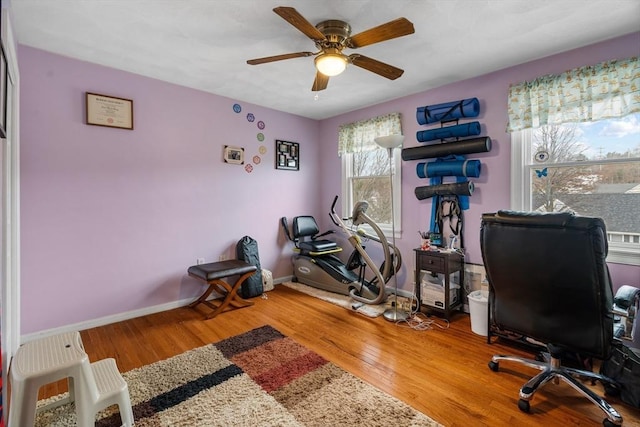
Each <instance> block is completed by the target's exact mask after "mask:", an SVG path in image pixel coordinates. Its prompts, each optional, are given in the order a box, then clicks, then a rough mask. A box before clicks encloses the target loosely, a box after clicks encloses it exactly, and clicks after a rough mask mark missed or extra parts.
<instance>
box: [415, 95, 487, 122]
mask: <svg viewBox="0 0 640 427" xmlns="http://www.w3.org/2000/svg"><path fill="white" fill-rule="evenodd" d="M479 114H480V102H479V101H478V98H469V99H461V100H460V101H453V102H445V103H443V104H435V105H427V106H424V107H418V110H417V112H416V119H417V120H418V123H419V124H421V125H426V124H429V123H436V122H441V121H446V120H455V119H462V118H466V117H478V115H479Z"/></svg>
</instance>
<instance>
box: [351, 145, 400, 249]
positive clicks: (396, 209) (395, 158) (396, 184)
mask: <svg viewBox="0 0 640 427" xmlns="http://www.w3.org/2000/svg"><path fill="white" fill-rule="evenodd" d="M377 150H384V151H387V150H386V149H384V148H377ZM385 155H386V156H388V154H386V153H385ZM387 160H388V157H387ZM340 162H341V164H342V173H341V176H342V183H341V184H342V186H341V187H342V217H343V218H350V217H351V216H352V213H353V212H352V211H353V205H354V203H355V202H357V200H356V201H354V200H353V191H352V190H353V186H352V181H353V178H354V176H353V167H352V165H353V153H343V154H342V155H341V156H340ZM391 173H392V176H393V185H392V188H393V221H394V227H393V228H394V229H395V237H396V238H400V237H402V157H401V150H400V149H399V148H398V149H393V150H392V157H391ZM378 226H379V227H380V229H381V230H382V232H383V233H384V235H385V236H386V237H392V226H391V224H378ZM359 227H361V228H363V229H365V231H367V233H369V234H371V233H373V229H372V228H371V227H370V226H369V225H367V224H362V225H360V226H359Z"/></svg>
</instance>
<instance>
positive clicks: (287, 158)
mask: <svg viewBox="0 0 640 427" xmlns="http://www.w3.org/2000/svg"><path fill="white" fill-rule="evenodd" d="M276 169H284V170H290V171H297V170H300V144H298V143H297V142H289V141H280V140H278V139H276Z"/></svg>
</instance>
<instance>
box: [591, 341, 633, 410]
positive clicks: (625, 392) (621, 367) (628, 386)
mask: <svg viewBox="0 0 640 427" xmlns="http://www.w3.org/2000/svg"><path fill="white" fill-rule="evenodd" d="M600 374H602V375H604V376H606V377H609V378H611V379H612V380H615V381H616V382H617V383H618V384H617V386H614V385H610V384H607V383H604V390H605V393H606V394H608V395H611V396H618V395H619V396H620V400H622V401H623V402H624V403H627V404H629V405H631V406H634V407H636V408H640V356H638V355H637V354H636V353H635V352H634V351H633V350H631V349H630V348H629V347H627V346H625V345H622V344H620V345H616V346H615V347H614V348H613V350H612V353H611V357H610V358H609V359H607V360H605V361H603V362H602V365H601V366H600Z"/></svg>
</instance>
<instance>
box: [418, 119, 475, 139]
mask: <svg viewBox="0 0 640 427" xmlns="http://www.w3.org/2000/svg"><path fill="white" fill-rule="evenodd" d="M475 135H480V122H470V123H463V124H461V125H455V126H445V127H441V128H437V129H429V130H420V131H418V132H416V139H417V140H418V142H427V141H435V140H437V139H446V138H462V137H465V136H475Z"/></svg>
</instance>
